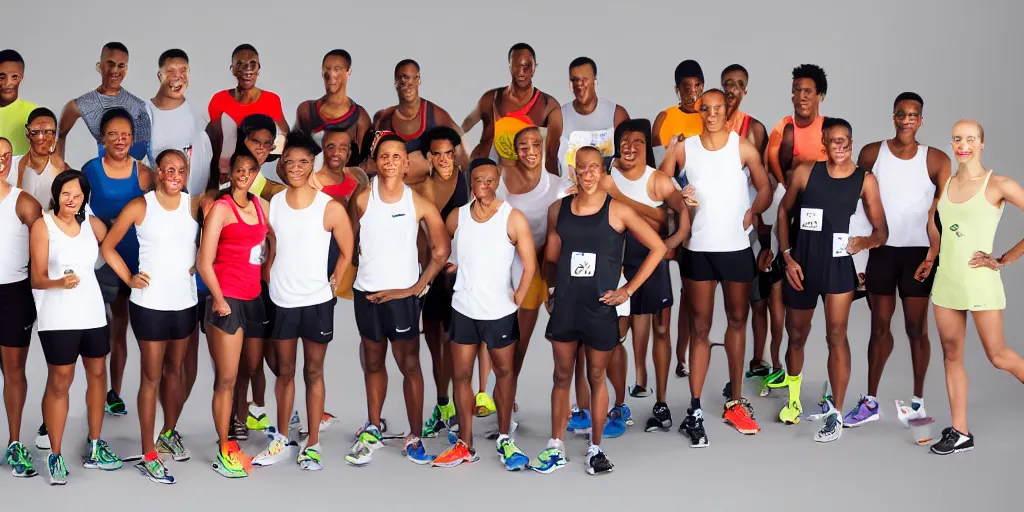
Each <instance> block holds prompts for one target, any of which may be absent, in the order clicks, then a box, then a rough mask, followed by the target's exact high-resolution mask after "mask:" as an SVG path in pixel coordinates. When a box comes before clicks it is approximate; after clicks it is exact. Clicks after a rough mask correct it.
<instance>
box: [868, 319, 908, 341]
mask: <svg viewBox="0 0 1024 512" xmlns="http://www.w3.org/2000/svg"><path fill="white" fill-rule="evenodd" d="M907 334H910V331H909V326H908V330H907ZM871 339H873V340H889V339H892V331H891V330H890V329H889V322H884V321H883V322H875V325H872V326H871ZM911 341H913V338H911Z"/></svg>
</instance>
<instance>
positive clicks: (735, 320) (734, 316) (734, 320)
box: [725, 308, 750, 330]
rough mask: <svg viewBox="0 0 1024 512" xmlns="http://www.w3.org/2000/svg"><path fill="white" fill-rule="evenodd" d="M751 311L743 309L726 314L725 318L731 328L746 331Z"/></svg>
mask: <svg viewBox="0 0 1024 512" xmlns="http://www.w3.org/2000/svg"><path fill="white" fill-rule="evenodd" d="M749 311H750V310H749V309H747V308H742V309H734V310H732V311H728V312H726V315H725V318H726V322H727V323H728V326H729V328H730V329H742V330H745V329H746V328H747V318H748V313H749Z"/></svg>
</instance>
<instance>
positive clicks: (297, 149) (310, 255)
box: [252, 132, 353, 470]
mask: <svg viewBox="0 0 1024 512" xmlns="http://www.w3.org/2000/svg"><path fill="white" fill-rule="evenodd" d="M319 152H320V148H319V146H317V144H316V142H314V141H313V140H312V139H311V138H309V137H308V136H307V135H305V134H304V133H303V132H293V133H290V134H288V138H287V142H286V145H285V149H284V153H283V154H282V158H281V160H282V162H283V165H284V177H285V179H286V181H287V183H286V184H287V186H288V188H287V190H285V192H284V193H282V194H277V195H275V196H274V197H273V199H271V200H270V216H269V224H270V230H271V232H272V233H273V236H272V237H271V239H272V240H274V243H273V245H272V248H271V259H270V281H269V286H270V300H271V301H272V302H273V304H274V308H273V311H274V321H273V322H272V324H273V328H272V330H271V332H270V337H269V339H270V340H271V342H272V343H273V350H274V352H275V354H276V355H277V364H278V374H277V384H276V387H275V392H276V396H277V427H278V428H277V429H275V430H272V432H271V433H270V434H269V437H270V442H269V444H268V446H267V448H266V449H265V450H263V451H262V452H260V453H259V454H258V455H256V456H255V457H253V459H252V462H253V464H255V465H257V466H269V465H271V464H274V463H275V462H280V461H282V460H284V459H285V458H287V457H288V456H289V455H290V453H291V451H290V450H289V448H291V447H294V446H295V443H294V442H293V441H289V439H288V425H289V423H290V418H291V414H292V411H293V410H294V409H293V403H294V400H295V367H296V353H297V349H298V339H299V338H302V355H303V363H302V371H303V376H304V379H305V382H306V412H307V415H308V420H309V423H308V424H309V425H312V426H313V428H310V429H309V438H308V439H307V440H306V445H305V447H304V448H303V449H302V451H301V453H299V455H298V460H297V462H298V464H299V466H300V467H301V468H302V469H306V470H320V469H323V464H322V461H321V457H320V452H321V449H320V429H319V428H317V426H318V425H319V424H320V421H321V420H322V419H323V417H324V394H325V393H324V377H323V367H324V357H325V356H326V355H327V345H328V343H329V342H330V341H331V340H332V339H334V305H335V303H336V302H337V299H336V298H335V297H334V288H335V286H336V284H337V283H338V282H339V281H340V280H341V276H343V275H344V273H345V271H346V269H347V268H348V266H349V265H350V264H351V261H352V250H353V249H352V247H353V238H352V224H351V222H350V221H349V218H348V214H347V213H345V207H344V206H342V204H341V203H339V202H338V201H335V200H334V199H331V196H329V195H327V194H325V193H323V192H320V191H318V190H316V189H315V188H313V187H310V186H309V185H308V183H307V182H308V180H309V175H310V174H312V173H313V162H314V160H315V159H316V154H317V153H319ZM332 237H333V238H334V240H335V242H337V244H338V247H339V248H340V255H339V257H338V262H337V265H335V267H334V272H333V273H332V275H331V276H328V275H327V272H326V270H325V269H326V268H327V256H328V251H329V250H330V244H331V238H332Z"/></svg>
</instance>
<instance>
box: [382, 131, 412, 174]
mask: <svg viewBox="0 0 1024 512" xmlns="http://www.w3.org/2000/svg"><path fill="white" fill-rule="evenodd" d="M408 156H409V155H408V153H407V152H406V149H405V143H404V142H402V141H397V140H386V141H384V142H382V143H380V148H378V149H377V158H376V161H377V172H378V173H379V174H380V175H381V176H382V177H384V178H395V177H401V176H403V175H404V174H405V171H406V168H407V167H408V166H409V159H408Z"/></svg>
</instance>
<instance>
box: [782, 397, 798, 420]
mask: <svg viewBox="0 0 1024 512" xmlns="http://www.w3.org/2000/svg"><path fill="white" fill-rule="evenodd" d="M801 414H803V406H801V405H800V399H799V398H798V399H796V400H790V401H789V404H788V405H786V406H785V407H783V408H782V410H781V411H779V420H780V421H782V422H783V423H785V424H786V425H796V424H797V423H800V415H801Z"/></svg>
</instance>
